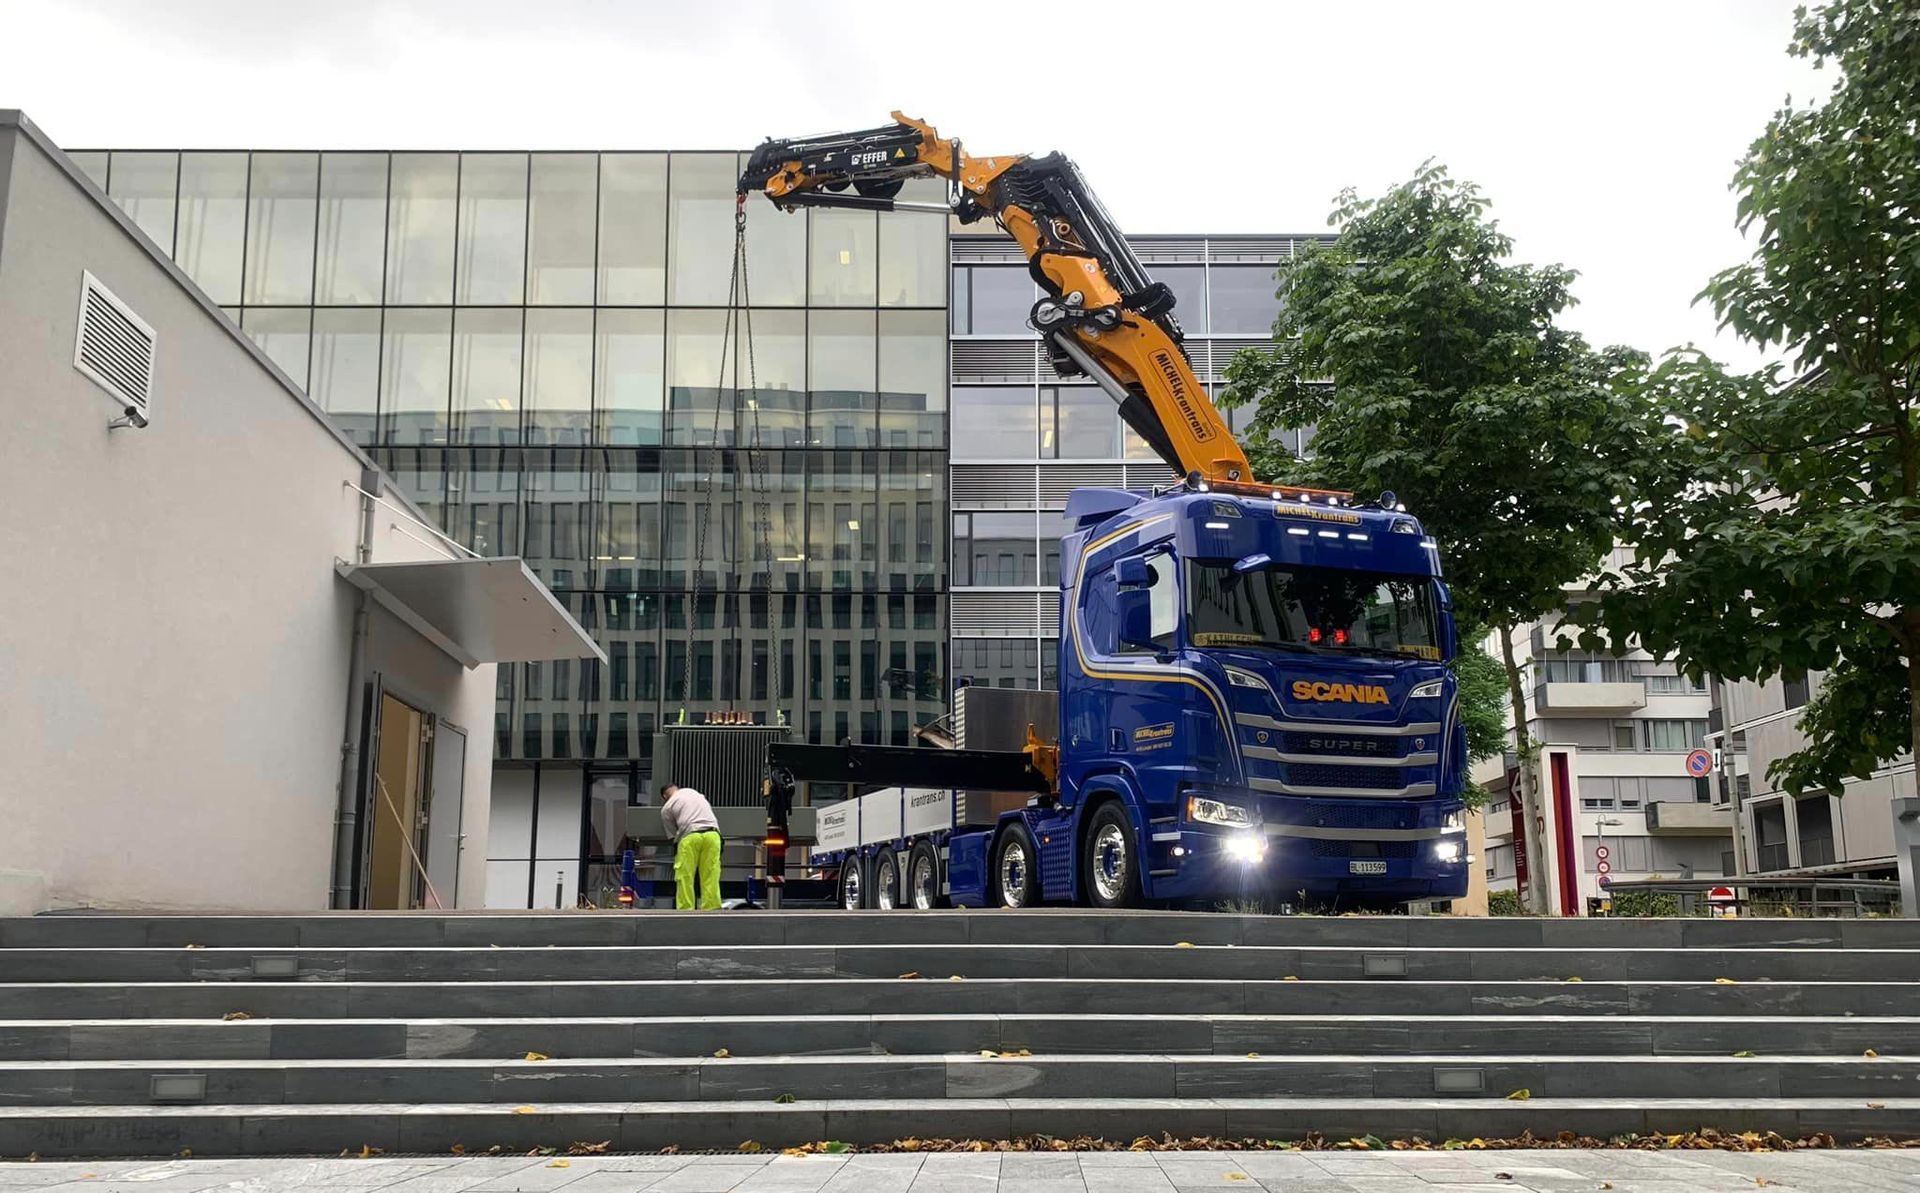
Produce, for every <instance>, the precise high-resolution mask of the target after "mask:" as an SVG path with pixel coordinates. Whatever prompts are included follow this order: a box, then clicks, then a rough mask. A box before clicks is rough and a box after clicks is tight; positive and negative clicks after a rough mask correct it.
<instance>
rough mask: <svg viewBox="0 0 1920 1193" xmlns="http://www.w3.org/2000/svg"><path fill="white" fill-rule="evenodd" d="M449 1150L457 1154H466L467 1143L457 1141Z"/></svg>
mask: <svg viewBox="0 0 1920 1193" xmlns="http://www.w3.org/2000/svg"><path fill="white" fill-rule="evenodd" d="M447 1150H448V1151H450V1152H452V1153H453V1154H454V1155H456V1156H464V1155H466V1154H467V1145H466V1144H464V1143H456V1144H454V1145H453V1146H452V1147H450V1148H448V1149H447Z"/></svg>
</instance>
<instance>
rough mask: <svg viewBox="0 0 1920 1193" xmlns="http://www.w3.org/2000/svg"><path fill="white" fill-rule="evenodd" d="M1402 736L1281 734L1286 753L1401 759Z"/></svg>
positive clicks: (1403, 752)
mask: <svg viewBox="0 0 1920 1193" xmlns="http://www.w3.org/2000/svg"><path fill="white" fill-rule="evenodd" d="M1410 740H1411V739H1409V738H1405V737H1389V736H1387V735H1385V734H1361V733H1296V732H1287V733H1284V734H1281V742H1282V745H1281V747H1280V748H1281V749H1282V750H1283V751H1285V752H1286V753H1288V754H1331V755H1335V756H1341V755H1344V756H1346V757H1349V758H1354V757H1359V758H1404V757H1405V756H1406V752H1407V743H1408V742H1409V741H1410Z"/></svg>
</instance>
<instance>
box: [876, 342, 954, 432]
mask: <svg viewBox="0 0 1920 1193" xmlns="http://www.w3.org/2000/svg"><path fill="white" fill-rule="evenodd" d="M941 324H942V316H941V314H940V312H939V311H882V312H880V316H879V326H880V359H879V385H880V394H879V403H880V444H881V446H883V447H935V446H938V445H939V444H940V443H942V442H944V441H945V439H946V429H947V426H946V424H947V418H946V407H947V375H948V374H947V336H946V333H945V331H944V330H943V329H942V326H941Z"/></svg>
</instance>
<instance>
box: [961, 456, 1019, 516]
mask: <svg viewBox="0 0 1920 1193" xmlns="http://www.w3.org/2000/svg"><path fill="white" fill-rule="evenodd" d="M1033 473H1034V466H1033V465H1032V464H955V465H953V470H952V477H953V505H954V508H955V509H974V508H999V509H1008V508H1011V509H1032V508H1033V498H1034V489H1033Z"/></svg>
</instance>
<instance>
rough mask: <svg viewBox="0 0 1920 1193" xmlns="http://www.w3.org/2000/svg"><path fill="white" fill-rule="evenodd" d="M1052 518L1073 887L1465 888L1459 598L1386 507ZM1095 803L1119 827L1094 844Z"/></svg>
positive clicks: (1286, 498) (1153, 507)
mask: <svg viewBox="0 0 1920 1193" xmlns="http://www.w3.org/2000/svg"><path fill="white" fill-rule="evenodd" d="M1067 515H1068V518H1069V519H1070V520H1072V521H1073V522H1074V523H1075V529H1074V530H1073V531H1072V532H1071V533H1070V534H1069V535H1068V536H1067V537H1066V539H1065V540H1064V541H1063V543H1062V548H1061V551H1062V554H1061V559H1062V569H1061V572H1062V574H1061V615H1060V616H1061V624H1060V669H1059V675H1060V701H1061V718H1060V734H1061V737H1060V742H1059V748H1060V774H1059V803H1060V807H1059V809H1058V814H1060V815H1064V816H1071V817H1072V818H1073V821H1074V823H1075V824H1076V825H1078V826H1079V829H1078V831H1077V832H1076V833H1075V834H1074V836H1075V837H1076V838H1078V839H1077V840H1076V842H1075V843H1076V845H1077V846H1078V848H1077V849H1076V850H1075V853H1076V854H1077V855H1078V857H1077V859H1076V860H1082V859H1083V860H1084V861H1085V863H1086V864H1085V866H1084V867H1073V868H1075V869H1082V868H1083V869H1084V871H1085V873H1084V874H1083V875H1082V876H1081V882H1082V884H1083V886H1084V887H1085V889H1083V890H1082V891H1079V892H1075V893H1076V894H1078V895H1079V896H1081V897H1085V898H1089V899H1090V900H1091V901H1093V902H1096V903H1108V902H1115V901H1124V899H1125V897H1127V896H1129V895H1131V894H1136V893H1137V894H1138V895H1140V896H1143V897H1145V898H1148V899H1151V900H1154V901H1156V902H1158V901H1171V902H1195V901H1198V902H1205V901H1221V900H1230V899H1233V898H1236V897H1248V898H1253V897H1258V898H1263V899H1272V900H1278V901H1284V902H1310V903H1316V904H1321V903H1324V904H1332V905H1335V906H1338V907H1341V908H1346V907H1353V906H1357V905H1358V906H1384V905H1391V904H1399V903H1404V902H1407V901H1410V900H1425V899H1449V898H1453V897H1456V896H1459V895H1462V894H1464V893H1465V891H1466V883H1467V870H1466V867H1467V864H1468V859H1467V857H1466V850H1465V843H1466V839H1465V833H1464V824H1463V822H1462V814H1463V804H1462V802H1461V790H1462V785H1463V779H1464V773H1465V768H1466V733H1465V729H1464V727H1463V726H1462V725H1461V724H1460V721H1459V717H1458V713H1457V708H1456V691H1455V681H1454V678H1453V675H1452V673H1451V671H1450V670H1449V668H1448V666H1447V663H1448V660H1450V659H1451V658H1452V656H1453V652H1454V650H1455V648H1456V643H1455V640H1454V626H1453V616H1452V606H1451V601H1450V598H1449V596H1448V593H1447V588H1446V584H1445V583H1444V581H1443V580H1442V578H1441V570H1440V560H1439V553H1438V551H1437V549H1436V548H1435V545H1434V541H1433V540H1432V539H1431V538H1430V537H1429V536H1428V535H1427V534H1426V533H1425V532H1424V531H1423V530H1422V528H1421V526H1420V524H1419V522H1418V521H1417V520H1416V519H1415V518H1413V517H1412V516H1411V515H1409V514H1407V513H1406V512H1405V511H1404V510H1403V509H1401V508H1398V507H1397V506H1396V505H1395V503H1394V502H1393V500H1392V498H1391V495H1388V496H1386V497H1385V498H1384V499H1383V500H1382V501H1380V502H1378V503H1373V504H1370V505H1359V504H1354V503H1352V502H1351V501H1350V500H1342V499H1340V498H1339V497H1337V496H1320V495H1310V494H1290V493H1289V492H1288V491H1285V490H1276V491H1275V493H1274V495H1273V497H1272V498H1270V499H1262V498H1255V497H1250V496H1247V495H1245V494H1244V493H1238V492H1231V493H1230V492H1215V491H1211V490H1210V488H1209V487H1208V486H1207V485H1206V484H1205V482H1204V481H1197V480H1190V481H1189V483H1188V484H1187V486H1186V487H1184V488H1180V489H1175V490H1173V491H1171V492H1167V493H1164V494H1161V495H1158V496H1153V497H1143V496H1142V495H1140V494H1137V493H1132V492H1127V491H1123V490H1113V489H1083V490H1080V491H1078V492H1076V493H1075V494H1074V495H1073V497H1072V498H1071V500H1070V502H1069V504H1068V507H1067ZM1103 803H1117V804H1119V805H1120V806H1121V807H1122V808H1124V809H1125V811H1126V813H1127V816H1128V819H1129V820H1131V821H1132V828H1133V830H1134V831H1133V832H1132V833H1121V832H1117V831H1114V832H1109V833H1108V834H1107V837H1106V838H1105V839H1102V840H1097V841H1096V840H1090V839H1088V836H1087V834H1088V831H1089V829H1090V827H1091V825H1092V824H1093V822H1094V821H1095V820H1099V821H1100V822H1101V823H1102V824H1111V823H1112V822H1113V821H1114V820H1115V817H1114V816H1113V814H1112V813H1110V812H1109V813H1107V814H1106V815H1105V816H1104V817H1096V815H1095V812H1096V810H1097V808H1098V806H1099V805H1100V804H1103ZM1129 838H1130V839H1129ZM1127 848H1137V849H1139V850H1141V851H1142V856H1141V857H1140V858H1139V859H1138V864H1137V866H1136V865H1134V864H1132V863H1131V860H1130V859H1127V858H1126V857H1125V856H1124V850H1125V849H1127ZM1040 853H1041V855H1042V857H1043V859H1044V856H1045V854H1046V853H1047V850H1046V849H1045V847H1044V846H1043V847H1042V848H1041V849H1040ZM1042 868H1043V869H1044V868H1045V867H1044V865H1043V867H1042ZM1103 880H1104V881H1103ZM1116 880H1126V885H1128V886H1132V885H1133V883H1135V882H1137V883H1138V890H1137V892H1134V891H1127V890H1120V889H1117V888H1116V887H1115V885H1114V884H1115V882H1116ZM1103 887H1104V888H1105V889H1103ZM1103 895H1108V896H1119V898H1118V899H1115V898H1109V897H1103Z"/></svg>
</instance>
